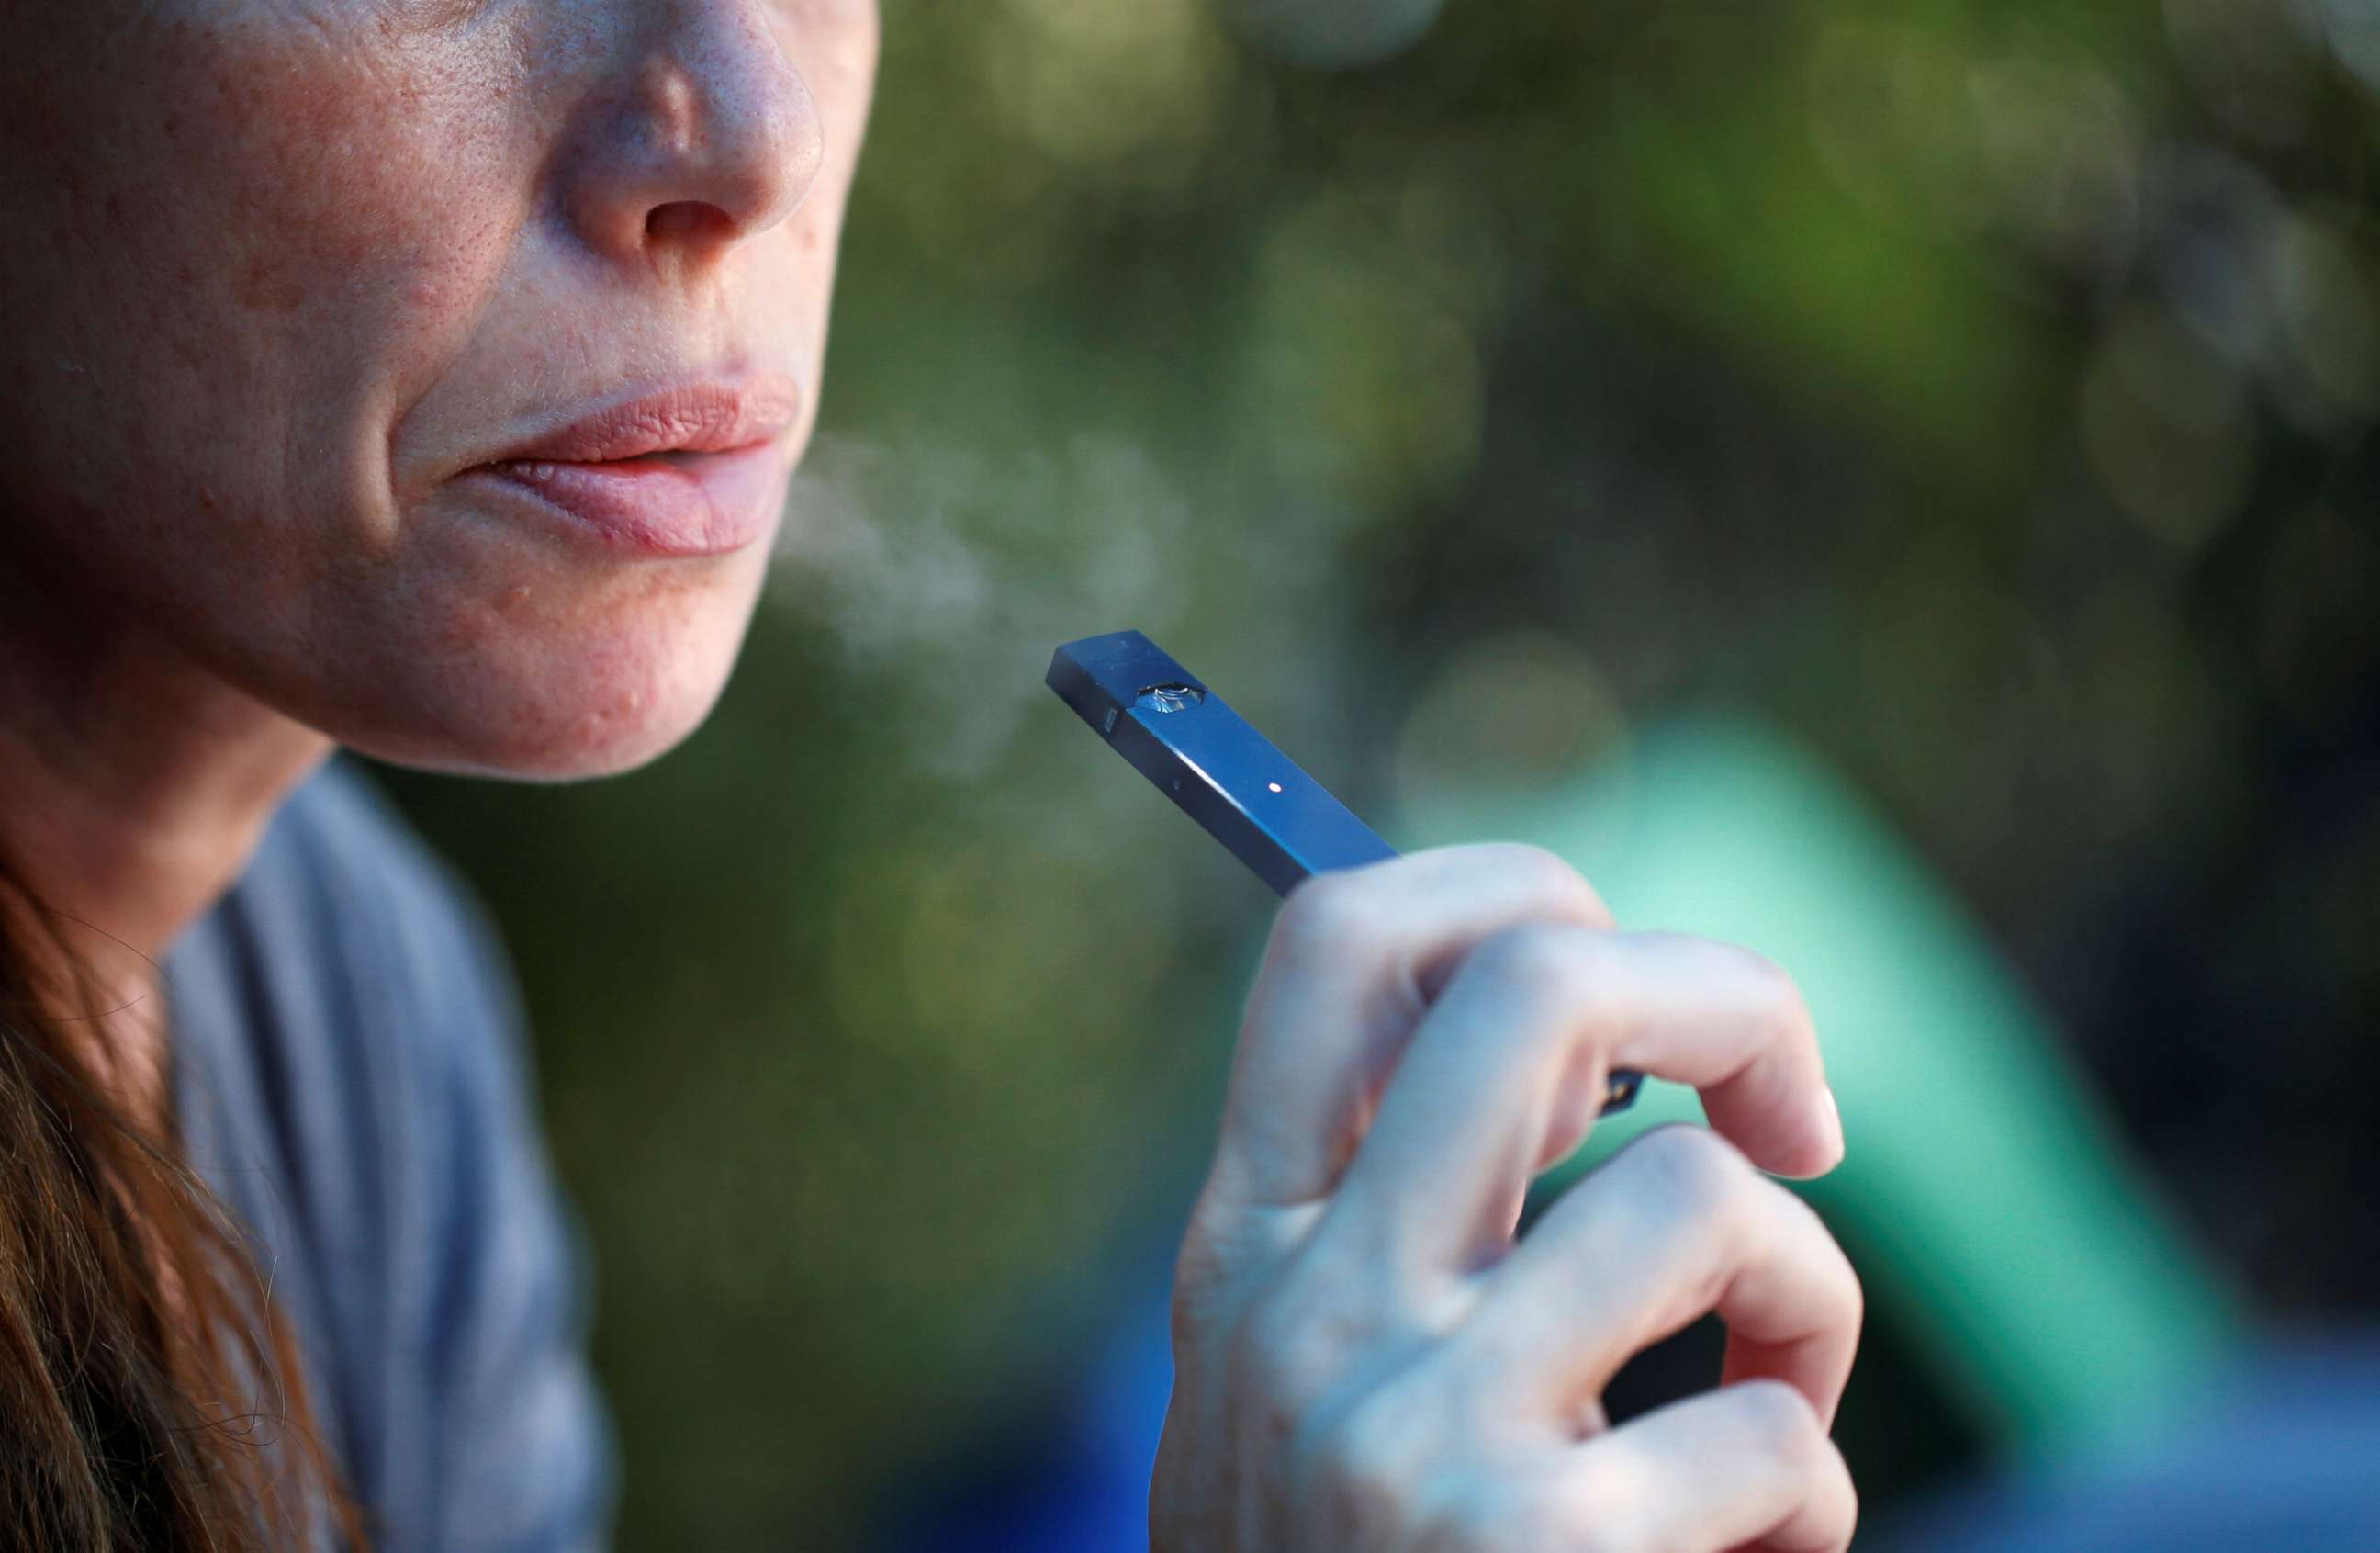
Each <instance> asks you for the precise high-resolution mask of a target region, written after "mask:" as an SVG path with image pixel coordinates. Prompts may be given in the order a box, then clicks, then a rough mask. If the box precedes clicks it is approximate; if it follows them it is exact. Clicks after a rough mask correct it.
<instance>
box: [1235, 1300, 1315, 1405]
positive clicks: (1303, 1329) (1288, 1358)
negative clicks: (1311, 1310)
mask: <svg viewBox="0 0 2380 1553" xmlns="http://www.w3.org/2000/svg"><path fill="white" fill-rule="evenodd" d="M1335 1350H1336V1344H1335V1343H1334V1342H1333V1341H1332V1339H1331V1336H1330V1332H1329V1330H1328V1329H1327V1328H1326V1327H1325V1326H1324V1325H1323V1324H1322V1323H1320V1322H1318V1321H1317V1320H1314V1319H1312V1318H1311V1317H1310V1316H1308V1314H1307V1312H1306V1309H1305V1305H1304V1304H1303V1303H1302V1302H1300V1301H1298V1300H1296V1299H1294V1298H1286V1297H1283V1296H1281V1295H1275V1296H1273V1297H1271V1298H1269V1299H1266V1300H1262V1301H1259V1302H1258V1303H1257V1304H1256V1305H1255V1306H1254V1307H1253V1308H1252V1309H1251V1310H1250V1311H1249V1312H1248V1315H1247V1318H1246V1320H1245V1322H1244V1323H1243V1325H1242V1327H1241V1331H1240V1338H1239V1341H1238V1342H1237V1343H1236V1344H1234V1345H1233V1354H1232V1359H1233V1371H1234V1374H1235V1378H1236V1379H1237V1380H1238V1382H1239V1386H1238V1389H1239V1391H1240V1393H1241V1395H1242V1396H1244V1397H1246V1398H1250V1399H1252V1400H1253V1399H1262V1400H1263V1401H1264V1402H1265V1403H1266V1405H1268V1406H1269V1407H1270V1408H1273V1409H1277V1410H1279V1411H1280V1412H1281V1413H1285V1414H1291V1415H1294V1414H1297V1413H1303V1412H1304V1411H1305V1407H1306V1406H1307V1404H1308V1403H1309V1402H1310V1401H1312V1400H1313V1399H1315V1398H1317V1397H1318V1396H1320V1395H1321V1394H1322V1393H1323V1391H1324V1390H1326V1389H1328V1388H1329V1386H1330V1380H1331V1377H1332V1375H1333V1373H1334V1372H1335V1371H1336V1370H1337V1368H1338V1354H1337V1353H1336V1351H1335Z"/></svg>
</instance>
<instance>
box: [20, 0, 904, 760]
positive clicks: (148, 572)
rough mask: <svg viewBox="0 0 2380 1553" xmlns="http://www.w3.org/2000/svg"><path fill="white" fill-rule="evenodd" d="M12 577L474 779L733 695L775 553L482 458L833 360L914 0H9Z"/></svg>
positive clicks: (386, 745)
mask: <svg viewBox="0 0 2380 1553" xmlns="http://www.w3.org/2000/svg"><path fill="white" fill-rule="evenodd" d="M0 37H6V38H7V39H8V40H9V43H8V46H7V47H6V49H5V50H0V430H5V431H6V433H7V436H8V440H9V447H8V451H7V456H6V458H5V459H0V565H7V566H11V567H15V568H18V569H20V570H21V571H22V573H23V574H24V575H27V576H36V577H38V578H40V579H41V582H42V585H43V586H44V587H45V588H51V589H55V590H57V591H58V592H60V593H61V594H62V595H64V596H69V597H73V598H75V599H76V600H77V601H78V602H79V604H80V605H81V607H82V608H83V609H84V610H85V612H86V613H87V617H88V618H90V619H91V620H92V621H94V622H101V621H109V622H137V623H139V624H140V627H141V628H142V629H145V630H148V631H150V632H152V633H153V634H154V636H155V637H156V638H157V641H158V648H159V650H160V651H171V652H175V653H178V654H181V655H184V656H185V657H187V658H188V660H190V661H193V662H195V663H198V664H200V665H202V666H203V667H204V668H205V669H206V670H207V671H209V672H210V673H212V674H214V675H217V676H219V677H221V678H222V679H224V680H225V681H227V682H229V683H231V684H232V685H234V686H237V687H238V688H240V689H242V690H244V691H245V692H247V693H248V694H249V695H250V696H252V697H254V698H257V699H258V700H261V701H262V702H264V703H265V704H267V705H269V706H271V707H273V708H275V709H277V710H281V711H283V712H285V713H286V714H287V715H289V716H291V717H293V718H295V719H297V720H298V721H300V722H305V723H307V724H310V725H311V726H313V727H315V728H318V729H320V730H322V732H324V733H327V734H330V735H332V736H333V737H334V738H336V739H337V740H339V741H340V742H342V743H344V744H347V745H351V746H355V747H358V748H360V749H363V750H365V751H367V752H369V753H371V754H374V755H378V756H382V757H383V758H390V759H395V760H399V761H403V762H407V763H409V764H415V765H422V766H431V767H436V768H442V769H451V770H480V771H492V772H504V773H509V774H514V775H522V776H536V777H569V776H580V775H591V774H597V773H600V772H604V771H611V770H621V769H624V768H626V767H629V766H633V765H636V764H637V763H639V762H641V761H643V760H646V759H649V758H651V757H652V756H654V755H656V754H659V753H660V752H661V751H662V750H664V749H666V748H667V747H669V746H671V745H672V744H674V743H675V742H676V741H677V740H678V739H679V738H681V737H682V736H684V734H686V732H688V731H689V730H690V729H691V728H693V727H694V726H695V724H697V723H698V722H700V720H701V718H702V717H703V715H704V714H705V713H706V712H707V711H708V710H709V709H710V705H711V703H712V702H713V700H714V699H715V698H717V695H718V693H719V690H720V687H721V686H722V685H723V684H724V682H725V679H726V676H727V673H728V671H729V669H730V668H731V666H732V664H733V661H734V659H735V652H736V649H737V648H738V647H739V646H740V644H741V642H742V638H743V634H744V631H745V628H746V626H747V624H748V621H749V619H750V614H751V610H752V605H753V601H754V600H755V598H756V597H757V595H758V592H759V586H760V583H761V581H762V576H763V573H764V570H765V567H766V564H767V551H768V548H769V547H768V546H767V545H765V544H763V545H758V546H754V547H752V548H751V549H749V550H747V551H743V552H736V553H735V554H732V555H726V556H720V557H710V558H704V559H689V560H667V561H655V560H651V559H649V558H648V559H636V558H630V557H625V556H621V555H617V554H613V553H612V552H606V551H605V550H604V549H603V548H602V547H601V546H600V545H591V544H585V543H579V542H575V541H572V540H566V539H563V538H559V537H557V536H555V535H554V534H553V533H550V532H547V531H545V530H542V529H535V528H531V527H529V526H528V525H526V524H524V523H523V522H522V521H521V520H520V519H519V518H518V516H512V515H508V514H507V512H506V511H504V510H500V509H498V508H497V507H495V506H493V505H492V504H490V503H489V501H488V500H487V498H486V497H485V495H484V494H482V493H479V492H478V488H477V486H476V485H475V484H472V483H465V484H460V485H458V484H456V483H455V477H456V476H458V475H460V474H461V473H462V472H463V471H464V470H466V469H468V467H471V466H473V465H476V464H479V463H482V462H484V461H485V460H487V459H488V458H490V457H492V456H494V455H496V454H498V453H500V452H501V451H503V449H504V447H505V446H506V445H507V444H508V443H514V442H517V441H518V440H519V438H520V436H521V435H522V433H523V432H524V431H527V430H530V429H531V427H532V420H533V419H534V418H539V417H543V418H545V419H544V420H543V421H540V422H538V423H537V424H539V425H544V424H551V423H552V420H553V415H554V412H556V411H557V410H564V411H566V410H571V409H575V408H583V407H589V406H592V405H593V404H594V403H596V402H599V401H601V400H604V399H607V398H612V397H616V396H617V395H618V394H621V393H623V392H625V391H630V390H638V389H643V388H650V387H659V386H662V384H664V383H666V382H676V381H684V380H686V379H687V378H689V377H710V376H716V375H719V374H722V373H732V372H735V371H737V370H759V371H778V372H783V373H786V374H788V375H789V376H791V377H792V378H793V379H794V381H795V382H797V383H799V384H800V385H801V388H802V390H803V393H804V406H803V413H802V418H801V420H800V423H799V424H798V425H797V426H796V428H795V430H794V431H793V432H792V434H790V435H789V436H788V437H787V438H786V440H785V443H784V446H783V457H784V461H785V466H786V469H787V472H790V469H791V466H792V463H793V461H794V460H795V457H797V456H798V452H799V449H800V447H801V445H802V444H803V443H805V442H806V441H807V437H808V434H809V429H810V424H811V420H812V418H813V416H814V414H815V407H816V405H817V398H818V392H819V377H820V366H821V362H822V358H823V352H824V346H825V334H826V316H827V303H828V297H829V294H830V292H831V289H832V281H833V262H834V251H835V243H836V239H837V237H838V234H839V229H840V224H841V221H842V216H843V208H844V196H845V192H846V190H847V188H848V186H849V182H850V178H851V175H852V171H853V165H854V163H855V161H856V156H857V153H858V149H859V141H860V138H861V132H862V129H863V127H864V124H865V120H866V115H867V108H868V92H869V87H870V84H871V81H872V77H873V71H874V67H875V57H876V46H877V18H876V8H875V5H874V0H73V3H72V4H59V3H57V0H0Z"/></svg>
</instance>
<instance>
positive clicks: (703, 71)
mask: <svg viewBox="0 0 2380 1553" xmlns="http://www.w3.org/2000/svg"><path fill="white" fill-rule="evenodd" d="M768 6H769V0H677V3H674V4H663V5H659V6H651V7H650V10H649V11H647V13H646V14H647V15H648V16H649V17H650V22H649V24H648V25H647V26H646V27H644V28H641V29H638V30H637V32H636V34H635V35H634V36H633V37H631V38H630V39H628V40H625V42H624V48H623V54H622V56H621V58H620V63H619V67H618V68H617V69H615V70H614V71H613V72H611V75H610V79H609V80H608V81H607V82H606V85H605V88H604V89H603V90H601V91H598V92H596V93H595V94H593V95H592V96H591V97H590V98H589V101H588V102H587V103H586V104H585V105H584V108H583V110H582V112H581V114H580V115H579V132H578V133H577V135H576V136H575V137H574V139H575V140H576V141H577V144H576V145H574V146H572V147H570V148H568V149H567V150H566V151H565V154H564V156H563V158H562V173H563V182H564V188H563V191H562V193H563V205H564V210H565V214H566V216H567V218H568V220H569V221H570V224H572V226H573V227H574V228H575V229H576V230H577V233H578V234H579V236H580V237H581V238H582V239H583V240H584V241H586V242H587V244H588V245H589V247H591V248H594V249H597V250H599V251H601V252H604V253H608V254H612V255H614V256H618V257H622V258H643V259H647V260H650V261H662V260H672V259H674V260H676V261H681V262H692V263H701V262H703V261H710V260H715V259H716V258H717V257H718V256H720V255H722V254H723V253H725V252H726V251H728V250H729V249H733V248H734V247H735V245H737V244H738V243H741V242H743V241H745V240H747V238H750V237H755V236H757V235H758V234H759V233H762V232H765V231H767V230H768V229H769V228H771V227H772V226H774V225H776V224H778V223H779V222H782V221H783V220H784V219H785V218H786V217H787V216H788V215H791V214H792V213H793V212H794V211H795V209H797V208H798V207H799V206H800V204H801V202H802V200H803V199H804V198H805V197H806V196H807V194H808V193H809V189H810V185H811V184H812V183H813V182H815V181H816V180H817V177H818V174H819V168H820V164H822V163H823V162H824V161H825V157H826V145H825V132H824V128H823V127H822V126H821V125H820V120H819V112H818V103H817V102H816V100H815V99H813V98H812V97H811V95H810V90H809V86H808V84H807V82H806V81H804V80H803V79H802V76H801V72H800V71H799V70H798V69H796V68H795V65H794V62H793V61H792V60H790V59H788V58H787V57H786V56H785V51H784V49H783V46H782V45H781V44H780V43H779V42H778V41H777V37H776V34H775V32H774V31H773V30H771V26H770V23H769V19H768ZM639 8H640V9H642V8H643V7H639Z"/></svg>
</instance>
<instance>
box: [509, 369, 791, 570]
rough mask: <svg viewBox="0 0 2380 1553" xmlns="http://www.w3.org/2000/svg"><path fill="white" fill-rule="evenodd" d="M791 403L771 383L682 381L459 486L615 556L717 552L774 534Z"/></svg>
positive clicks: (522, 448)
mask: <svg viewBox="0 0 2380 1553" xmlns="http://www.w3.org/2000/svg"><path fill="white" fill-rule="evenodd" d="M799 406H800V400H799V397H798V395H797V394H795V392H794V390H793V388H792V385H791V384H790V383H789V382H784V381H783V380H780V379H755V380H752V381H749V382H741V383H696V384H689V385H681V386H678V387H674V388H671V389H666V390H663V391H662V392H661V393H658V394H645V395H643V396H641V397H638V398H635V399H630V400H627V401H625V402H622V403H618V404H614V405H612V406H606V407H604V408H601V409H599V410H597V411H595V412H594V413H592V414H588V415H582V416H580V417H579V418H578V419H575V420H572V421H569V422H568V423H566V424H564V425H561V426H558V427H554V428H553V429H552V430H549V431H543V432H541V433H540V434H537V435H534V436H532V437H531V438H529V439H527V440H525V441H523V442H521V443H517V444H516V445H514V446H513V447H510V448H508V449H506V450H505V451H504V453H502V454H501V455H498V456H497V457H494V458H492V459H489V460H488V461H487V462H485V463H482V464H479V465H475V466H473V467H471V468H469V469H468V470H467V471H466V472H465V474H464V476H463V477H462V478H463V479H467V480H469V481H471V482H473V483H475V484H477V485H479V486H480V487H481V488H483V489H484V490H487V491H490V493H492V494H496V495H500V496H501V497H503V498H504V499H505V500H507V501H510V502H513V503H515V504H517V505H518V506H520V507H522V508H525V509H528V510H529V511H530V512H533V513H534V514H535V515H536V516H538V517H539V518H540V519H542V520H544V521H546V522H548V523H549V524H554V525H555V526H556V527H558V528H559V529H560V531H561V532H562V533H563V534H565V536H567V537H570V538H574V539H578V540H591V541H593V542H595V543H597V544H600V545H601V546H602V547H603V548H605V549H607V550H611V551H613V552H624V553H627V554H632V555H643V556H650V557H681V558H694V557H702V556H713V555H723V554H727V553H730V552H735V551H740V550H744V549H747V548H748V547H749V546H751V545H753V544H755V543H758V542H759V541H761V540H766V539H767V538H768V537H769V536H770V535H771V533H772V532H773V531H774V530H775V528H776V524H777V519H778V511H779V508H780V505H781V504H782V502H783V487H784V479H785V476H786V474H787V472H788V462H789V461H788V460H787V459H786V457H785V455H784V449H783V439H784V436H785V433H786V432H787V431H788V430H789V429H790V428H791V427H792V426H793V425H794V423H795V419H796V416H797V413H798V410H799Z"/></svg>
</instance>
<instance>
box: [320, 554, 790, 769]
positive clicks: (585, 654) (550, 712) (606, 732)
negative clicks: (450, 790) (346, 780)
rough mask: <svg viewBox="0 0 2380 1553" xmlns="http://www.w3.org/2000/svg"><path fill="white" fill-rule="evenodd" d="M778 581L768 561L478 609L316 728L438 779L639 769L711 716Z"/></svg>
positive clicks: (392, 661) (398, 660)
mask: <svg viewBox="0 0 2380 1553" xmlns="http://www.w3.org/2000/svg"><path fill="white" fill-rule="evenodd" d="M738 559H739V561H740V560H742V558H738ZM764 576H765V567H764V565H763V564H761V562H760V560H759V558H757V557H755V558H752V560H751V562H750V564H739V565H737V566H735V567H734V568H732V569H725V568H722V569H720V570H716V571H713V572H711V573H710V576H708V577H707V578H704V579H703V580H700V581H697V582H694V583H692V584H691V585H686V586H677V587H670V588H651V589H646V590H643V591H642V592H641V593H640V594H639V595H638V596H637V597H634V598H630V599H625V600H623V599H617V598H614V599H608V600H595V601H577V602H575V603H570V604H566V605H565V604H560V603H555V604H551V605H549V606H548V607H546V608H543V609H540V608H537V607H533V603H534V601H531V600H521V601H508V602H507V603H505V604H504V605H500V606H498V607H496V608H494V609H492V610H486V609H482V610H474V611H469V612H466V613H464V615H463V617H462V618H461V620H460V621H459V622H455V623H450V625H449V626H448V628H447V629H445V630H443V631H441V632H439V633H437V636H438V637H442V638H444V639H443V641H441V642H439V643H438V644H437V645H435V646H431V645H428V644H425V650H421V651H418V652H412V653H395V654H383V655H381V656H382V660H383V664H384V666H385V669H386V671H387V677H385V678H383V680H382V681H381V682H380V686H378V687H376V688H375V691H374V693H372V694H370V695H369V696H368V697H365V698H360V704H358V703H355V702H351V703H350V705H349V710H348V712H347V714H346V715H341V716H338V717H335V718H333V719H328V720H317V719H310V720H309V721H313V722H315V723H316V725H317V726H318V727H321V728H322V731H323V732H325V733H327V734H330V735H331V736H332V737H333V738H334V739H336V740H337V741H338V742H339V743H340V744H342V745H345V746H347V747H349V748H352V749H355V750H357V751H358V752H359V753H362V754H365V755H369V756H371V757H372V758H375V759H380V760H386V761H389V762H390V763H392V764H395V765H400V766H409V767H413V768H417V769H419V770H436V771H448V772H455V773H460V774H468V775H477V776H490V777H503V778H510V779H514V780H517V781H525V782H577V781H582V780H585V779H588V778H591V777H603V776H613V775H617V774H619V773H621V772H624V771H630V770H636V769H637V767H639V766H643V765H645V764H647V763H649V762H650V761H652V760H655V759H657V758H660V757H661V756H662V755H665V754H667V753H668V752H669V751H670V750H672V749H674V748H675V747H676V746H678V745H679V744H680V743H682V742H683V741H684V740H685V739H686V737H687V736H688V735H689V734H693V733H694V732H695V730H696V729H698V728H699V727H700V726H701V725H702V722H703V720H704V719H705V718H707V717H708V716H710V710H711V708H712V707H713V706H714V705H716V704H717V702H718V699H719V696H720V692H721V691H722V690H723V689H724V688H725V687H726V684H727V679H728V676H729V675H730V674H731V673H733V672H734V670H735V659H736V655H737V653H738V652H739V651H740V650H741V649H742V647H743V642H744V636H745V633H746V631H747V628H748V627H749V626H750V625H751V620H752V610H753V607H754V604H755V603H756V602H757V600H758V597H759V584H760V581H761V579H762V578H763V577H764ZM457 637H459V638H460V640H459V642H458V641H457V640H456V638H457ZM458 647H459V648H460V650H457V648H458Z"/></svg>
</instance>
